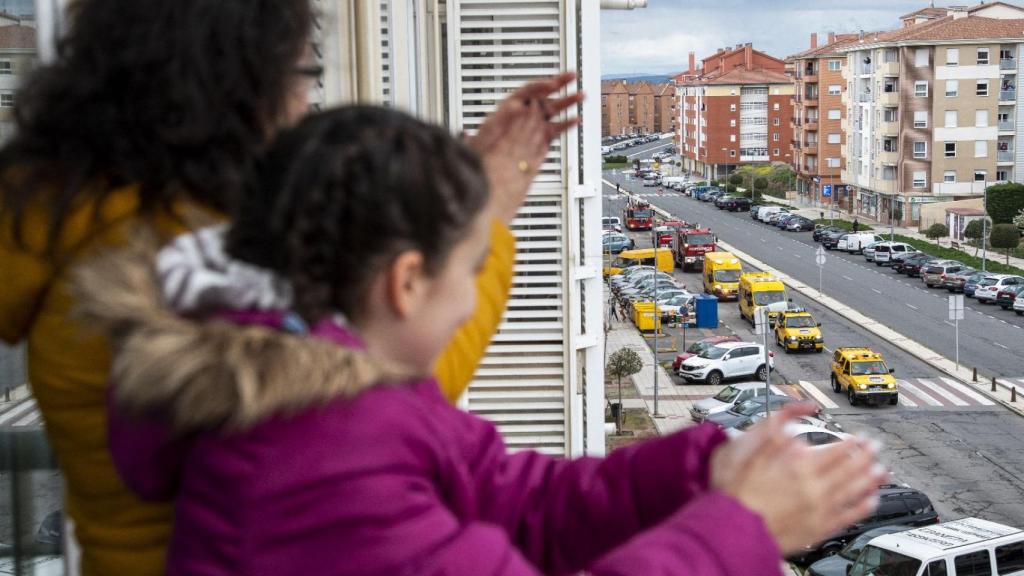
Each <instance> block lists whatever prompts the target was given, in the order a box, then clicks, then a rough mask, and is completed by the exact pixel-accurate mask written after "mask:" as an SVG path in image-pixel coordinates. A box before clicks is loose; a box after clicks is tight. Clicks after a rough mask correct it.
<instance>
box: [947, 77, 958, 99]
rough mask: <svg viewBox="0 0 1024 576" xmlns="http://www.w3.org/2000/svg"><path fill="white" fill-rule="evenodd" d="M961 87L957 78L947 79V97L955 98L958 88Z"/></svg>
mask: <svg viewBox="0 0 1024 576" xmlns="http://www.w3.org/2000/svg"><path fill="white" fill-rule="evenodd" d="M959 89H960V83H959V82H957V81H956V80H946V97H947V98H955V97H956V95H957V90H959Z"/></svg>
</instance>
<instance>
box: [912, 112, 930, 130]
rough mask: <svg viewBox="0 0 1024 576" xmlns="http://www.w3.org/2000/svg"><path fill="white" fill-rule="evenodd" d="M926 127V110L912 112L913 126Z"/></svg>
mask: <svg viewBox="0 0 1024 576" xmlns="http://www.w3.org/2000/svg"><path fill="white" fill-rule="evenodd" d="M927 127H928V111H927V110H917V111H915V112H914V128H927Z"/></svg>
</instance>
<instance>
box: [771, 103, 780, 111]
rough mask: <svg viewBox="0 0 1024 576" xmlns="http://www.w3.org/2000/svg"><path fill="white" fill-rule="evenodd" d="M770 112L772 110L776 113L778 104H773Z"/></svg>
mask: <svg viewBox="0 0 1024 576" xmlns="http://www.w3.org/2000/svg"><path fill="white" fill-rule="evenodd" d="M772 110H774V111H776V112H778V111H779V103H778V102H776V103H775V104H773V105H772Z"/></svg>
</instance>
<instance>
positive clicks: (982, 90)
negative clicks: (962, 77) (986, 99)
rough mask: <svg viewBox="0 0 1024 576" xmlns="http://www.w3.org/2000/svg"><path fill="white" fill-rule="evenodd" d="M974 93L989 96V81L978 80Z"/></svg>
mask: <svg viewBox="0 0 1024 576" xmlns="http://www.w3.org/2000/svg"><path fill="white" fill-rule="evenodd" d="M974 93H975V94H977V95H978V96H988V80H978V84H977V87H976V88H975V89H974Z"/></svg>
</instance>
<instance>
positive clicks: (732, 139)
mask: <svg viewBox="0 0 1024 576" xmlns="http://www.w3.org/2000/svg"><path fill="white" fill-rule="evenodd" d="M735 141H736V135H735V134H729V142H735Z"/></svg>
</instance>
